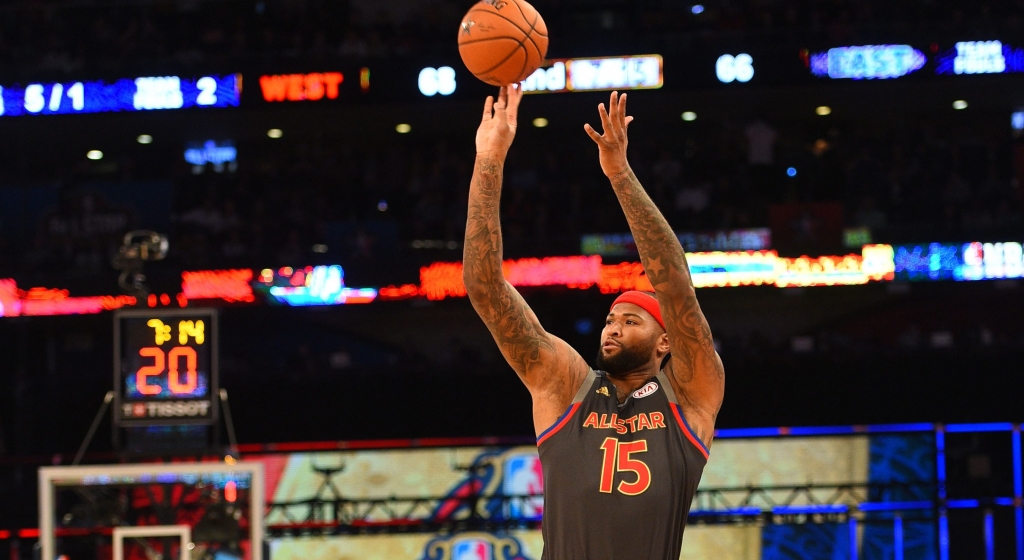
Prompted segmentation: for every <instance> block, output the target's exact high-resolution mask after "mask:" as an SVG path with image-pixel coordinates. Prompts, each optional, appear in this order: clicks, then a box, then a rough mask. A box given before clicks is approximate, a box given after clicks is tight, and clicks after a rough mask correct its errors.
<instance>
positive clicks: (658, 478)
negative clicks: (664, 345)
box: [537, 370, 708, 560]
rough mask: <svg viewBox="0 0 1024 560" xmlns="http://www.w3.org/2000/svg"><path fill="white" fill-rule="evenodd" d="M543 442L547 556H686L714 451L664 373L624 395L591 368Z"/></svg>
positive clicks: (579, 559) (641, 559) (582, 559)
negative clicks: (693, 508)
mask: <svg viewBox="0 0 1024 560" xmlns="http://www.w3.org/2000/svg"><path fill="white" fill-rule="evenodd" d="M537 446H538V448H539V450H540V460H541V463H542V465H543V468H544V520H543V526H542V529H543V533H544V557H543V558H544V560H678V558H679V549H680V548H681V547H682V543H683V528H684V527H685V525H686V516H687V514H688V513H689V511H690V504H691V503H692V502H693V496H694V494H695V493H696V491H697V484H698V483H699V482H700V476H701V473H702V472H703V470H704V465H705V464H707V457H708V451H707V448H706V447H705V446H704V444H703V443H702V442H701V441H700V440H699V439H697V437H696V436H695V435H694V433H693V431H692V430H691V429H690V428H689V426H688V425H687V424H686V419H685V417H684V416H683V413H682V409H681V408H680V407H679V403H678V401H677V400H676V398H675V394H674V393H673V391H672V387H671V386H670V385H669V383H668V379H666V378H665V376H664V374H659V375H658V376H656V377H652V378H651V379H650V380H649V381H648V382H647V383H646V384H644V385H643V386H642V387H640V388H639V389H637V390H636V391H633V393H632V394H630V395H629V396H628V397H627V398H626V400H625V401H624V402H623V403H621V404H619V402H618V399H617V398H616V393H615V386H614V385H613V384H612V382H611V381H609V379H608V377H607V376H606V375H605V374H604V373H603V372H597V371H593V370H591V372H590V374H589V375H588V376H587V378H586V379H585V380H584V382H583V385H582V387H580V389H579V391H578V392H577V393H576V397H575V398H574V399H573V402H572V404H571V405H570V406H569V409H568V410H566V411H565V414H563V415H562V417H561V418H559V419H558V421H557V422H555V424H554V425H553V426H551V427H550V428H548V429H547V430H546V431H545V432H544V433H542V434H541V435H540V437H538V438H537Z"/></svg>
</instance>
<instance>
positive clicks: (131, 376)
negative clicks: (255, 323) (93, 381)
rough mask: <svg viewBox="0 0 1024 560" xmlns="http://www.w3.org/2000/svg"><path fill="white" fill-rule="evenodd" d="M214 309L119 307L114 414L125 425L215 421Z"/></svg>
mask: <svg viewBox="0 0 1024 560" xmlns="http://www.w3.org/2000/svg"><path fill="white" fill-rule="evenodd" d="M217 365H218V364H217V315H216V311H215V310H213V309H203V310H191V309H182V310H159V311H158V310H155V309H154V310H149V311H136V310H131V311H121V312H119V313H117V314H116V315H115V317H114V390H115V394H116V395H117V402H116V409H115V414H114V417H115V418H116V419H117V422H118V424H119V425H122V426H146V425H149V426H152V425H168V424H211V423H213V422H215V421H216V420H217V397H218V395H217V391H218V389H217Z"/></svg>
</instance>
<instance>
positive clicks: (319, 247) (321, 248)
mask: <svg viewBox="0 0 1024 560" xmlns="http://www.w3.org/2000/svg"><path fill="white" fill-rule="evenodd" d="M313 252H314V253H326V252H327V245H324V244H323V243H317V244H316V245H313ZM228 501H229V502H233V501H234V500H228Z"/></svg>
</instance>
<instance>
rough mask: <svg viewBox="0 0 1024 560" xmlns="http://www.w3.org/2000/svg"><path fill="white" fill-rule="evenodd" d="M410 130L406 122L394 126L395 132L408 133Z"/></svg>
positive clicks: (410, 127)
mask: <svg viewBox="0 0 1024 560" xmlns="http://www.w3.org/2000/svg"><path fill="white" fill-rule="evenodd" d="M410 131H412V126H411V125H408V124H406V123H402V124H400V125H398V126H396V127H395V132H397V133H399V134H409V132H410Z"/></svg>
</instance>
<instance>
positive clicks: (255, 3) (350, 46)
mask: <svg viewBox="0 0 1024 560" xmlns="http://www.w3.org/2000/svg"><path fill="white" fill-rule="evenodd" d="M471 3H472V2H470V1H469V0H431V1H428V2H418V3H412V2H403V1H392V2H382V1H379V0H349V1H334V0H280V1H277V0H273V1H272V0H223V1H213V0H177V1H173V2H172V1H166V2H142V1H137V2H135V1H129V2H110V1H107V0H91V1H87V2H65V1H60V0H39V1H32V2H29V1H20V2H11V3H7V4H6V5H4V6H2V7H0V69H3V70H5V71H6V72H5V73H8V74H9V73H10V72H11V71H21V72H25V71H28V70H32V71H35V72H37V73H38V72H39V71H44V72H48V73H53V74H69V75H70V74H81V73H86V74H96V73H100V74H103V73H107V72H120V71H127V72H130V71H135V70H143V71H153V69H154V68H163V69H166V68H169V67H171V68H175V67H185V68H187V67H194V66H199V65H202V66H204V67H217V66H218V65H221V64H225V63H229V62H230V63H237V62H239V61H259V60H266V59H273V58H277V57H282V58H292V59H303V60H309V59H316V58H318V57H337V56H341V57H353V58H366V57H382V56H394V55H399V56H401V55H408V54H412V53H419V54H426V53H434V52H450V51H452V49H453V48H454V38H455V33H454V32H455V28H454V25H453V24H452V22H454V21H458V20H459V18H460V16H461V15H462V13H463V12H465V11H466V9H468V8H469V6H470V5H471ZM535 4H536V7H537V8H538V9H539V10H540V12H541V13H542V14H543V16H544V18H545V20H546V22H547V24H548V27H549V29H551V30H554V31H555V32H556V33H557V37H558V42H557V44H558V45H560V46H559V47H557V48H558V49H560V50H562V51H566V50H567V49H568V50H571V49H583V48H586V49H602V48H605V49H606V48H607V46H608V42H609V40H613V41H614V44H616V45H617V46H620V47H625V46H636V47H641V46H642V47H648V48H662V47H672V46H685V45H690V44H693V43H694V42H697V43H699V42H701V41H703V40H706V39H708V38H718V37H735V36H736V35H739V34H742V35H744V36H746V37H757V36H762V35H769V36H770V35H772V34H778V35H780V36H782V37H786V38H790V39H794V40H795V39H798V38H799V39H801V40H822V41H831V42H841V43H844V44H846V43H845V41H849V40H858V39H860V40H873V39H874V40H891V39H892V35H893V34H894V33H898V34H905V33H916V32H919V31H921V30H928V31H929V32H930V33H935V32H940V33H941V32H950V33H967V34H970V35H978V36H981V35H989V34H992V33H995V32H998V31H1005V32H1010V33H1013V32H1019V31H1020V30H1021V26H1022V22H1021V14H1022V13H1024V10H1022V3H1021V1H1020V0H1014V1H1003V2H991V1H986V2H974V1H970V0H937V1H927V2H926V1H915V2H898V3H893V2H883V1H881V0H830V1H828V2H820V1H812V0H801V1H785V2H783V1H781V0H707V1H706V2H702V1H698V0H692V1H688V2H676V1H668V0H657V1H653V0H645V1H643V2H638V1H631V2H627V1H624V0H623V1H619V2H604V3H590V2H583V1H579V0H537V1H536V2H535ZM979 34H980V35H979ZM927 40H934V35H933V36H932V39H927ZM580 54H582V53H580ZM573 55H578V54H577V53H573Z"/></svg>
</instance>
